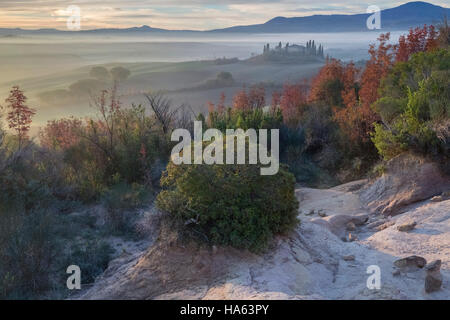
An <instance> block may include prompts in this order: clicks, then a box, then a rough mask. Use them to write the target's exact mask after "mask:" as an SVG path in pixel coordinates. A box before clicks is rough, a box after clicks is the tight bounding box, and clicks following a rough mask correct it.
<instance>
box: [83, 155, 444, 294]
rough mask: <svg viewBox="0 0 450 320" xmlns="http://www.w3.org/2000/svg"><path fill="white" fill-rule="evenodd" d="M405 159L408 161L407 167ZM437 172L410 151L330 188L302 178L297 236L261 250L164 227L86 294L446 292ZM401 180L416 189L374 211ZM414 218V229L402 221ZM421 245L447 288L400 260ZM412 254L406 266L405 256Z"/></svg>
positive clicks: (441, 200)
mask: <svg viewBox="0 0 450 320" xmlns="http://www.w3.org/2000/svg"><path fill="white" fill-rule="evenodd" d="M406 163H408V164H409V165H410V166H409V167H408V169H407V170H405V169H400V170H399V167H400V166H401V165H402V164H406ZM403 168H406V167H403ZM407 171H408V172H409V173H410V172H411V171H413V172H414V173H415V180H414V181H409V182H408V180H407V179H406V180H405V177H406V175H405V174H406V172H407ZM436 173H438V174H439V170H438V169H437V167H436V166H435V165H434V164H432V163H429V162H427V161H424V160H423V159H420V158H417V157H414V156H408V155H404V156H401V157H398V158H396V159H393V160H392V161H391V162H390V163H389V165H388V171H387V172H386V174H385V175H383V177H381V178H379V179H376V180H374V181H367V180H361V181H356V182H353V183H349V184H345V185H342V186H338V187H335V188H332V189H325V190H318V189H309V188H299V189H297V191H296V195H297V198H298V199H299V201H300V202H301V204H302V205H301V209H300V210H299V214H298V216H299V218H300V219H301V220H302V224H301V225H300V226H299V227H298V228H297V229H296V230H295V231H294V232H293V233H292V234H291V235H290V236H288V237H279V238H278V239H276V240H275V242H274V244H273V246H272V248H271V249H270V250H268V252H266V253H265V254H263V255H255V254H251V253H248V252H245V251H244V252H243V251H239V250H235V249H230V248H215V249H213V250H209V249H205V248H203V249H202V248H198V247H196V246H182V245H178V244H177V242H176V240H174V239H170V237H169V238H168V237H167V236H163V237H162V240H159V241H157V242H156V243H155V244H154V245H153V246H151V247H150V248H148V249H146V250H142V251H139V250H136V251H133V252H129V253H124V254H123V255H122V256H121V257H120V258H119V259H117V260H115V261H114V262H112V263H111V264H110V267H109V269H108V270H107V271H106V272H105V274H104V275H103V276H102V277H101V278H99V279H98V281H97V282H96V283H95V284H94V286H93V287H92V288H90V289H88V290H87V291H86V292H84V293H83V294H82V295H81V296H79V297H78V298H82V299H195V300H197V299H207V300H208V299H447V298H448V296H449V294H450V288H449V282H448V281H449V279H450V278H449V277H450V273H449V264H450V251H449V248H450V225H449V221H450V219H449V217H450V199H447V200H446V199H445V198H444V197H441V198H433V199H431V197H432V195H435V194H439V193H441V192H442V191H443V190H449V187H450V186H449V185H448V181H449V180H448V179H447V180H442V181H441V182H440V183H436V184H435V188H436V189H435V190H434V192H431V193H428V194H425V193H423V192H422V193H421V191H420V188H421V186H422V185H426V183H427V177H428V175H429V174H436ZM381 184H382V185H383V187H384V189H383V188H380V185H381ZM399 187H400V188H402V189H403V190H407V189H408V190H410V197H409V198H408V197H407V196H406V197H405V195H403V197H402V194H401V192H399V195H398V198H402V199H403V202H402V205H401V206H398V207H396V211H394V212H391V213H393V214H391V215H388V216H384V215H381V214H378V213H376V211H373V210H372V209H371V207H370V205H369V206H367V204H366V202H365V200H364V199H365V196H367V194H373V193H374V192H375V193H377V192H379V191H380V190H388V189H390V188H399ZM420 193H421V194H422V197H420V196H419V197H417V195H418V194H420ZM389 196H390V195H388V194H386V193H384V194H383V192H381V193H380V194H379V200H380V199H381V198H383V199H384V200H389V199H390V201H391V202H395V200H396V199H392V198H389ZM430 199H431V200H430ZM405 205H408V206H407V207H406V209H404V210H403V211H398V210H400V208H404V207H403V206H405ZM393 207H395V205H394V206H393ZM392 209H393V208H392ZM400 212H402V213H401V214H399V213H400ZM412 222H415V223H416V226H415V228H414V230H412V231H408V232H404V231H400V230H399V227H400V226H404V225H407V224H410V223H412ZM167 233H170V232H168V230H162V231H161V234H164V235H167ZM350 235H351V236H350ZM349 237H350V238H351V240H348V238H349ZM413 255H415V256H420V258H417V257H416V258H414V259H416V260H417V261H419V260H420V259H421V257H423V258H425V259H426V261H428V262H432V261H434V260H437V259H439V260H441V262H442V267H441V272H442V275H443V277H444V281H443V285H442V288H441V290H438V291H437V292H433V293H426V292H425V290H424V283H425V277H426V275H427V274H426V272H425V271H424V270H423V269H422V268H423V266H416V265H414V261H416V260H414V259H412V258H411V259H409V260H402V259H404V258H406V257H410V256H413ZM413 260H414V261H413ZM187 261H189V263H191V264H192V267H191V268H189V269H186V268H184V267H182V266H184V265H185V264H186V262H187ZM405 261H409V262H408V265H407V266H406V265H405V266H403V265H402V263H404V262H405ZM411 261H412V262H411ZM370 265H377V266H379V267H380V269H381V279H382V280H381V281H382V283H381V289H380V290H369V289H368V288H367V287H366V281H367V278H368V277H369V275H368V274H367V272H366V270H367V268H368V267H369V266H370Z"/></svg>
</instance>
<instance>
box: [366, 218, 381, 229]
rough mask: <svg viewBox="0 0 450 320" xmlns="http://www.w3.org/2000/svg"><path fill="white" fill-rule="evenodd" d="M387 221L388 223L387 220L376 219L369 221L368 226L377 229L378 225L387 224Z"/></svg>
mask: <svg viewBox="0 0 450 320" xmlns="http://www.w3.org/2000/svg"><path fill="white" fill-rule="evenodd" d="M385 223H386V220H378V221H374V222H371V223H369V224H368V225H367V228H369V229H375V228H377V227H379V226H381V225H383V224H385Z"/></svg>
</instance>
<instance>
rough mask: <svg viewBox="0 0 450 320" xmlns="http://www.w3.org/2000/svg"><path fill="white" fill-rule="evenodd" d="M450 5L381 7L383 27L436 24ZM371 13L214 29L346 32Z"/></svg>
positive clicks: (360, 24) (363, 22) (361, 28)
mask: <svg viewBox="0 0 450 320" xmlns="http://www.w3.org/2000/svg"><path fill="white" fill-rule="evenodd" d="M449 14H450V9H448V8H443V7H440V6H435V5H433V4H430V3H427V2H420V1H418V2H409V3H406V4H403V5H401V6H398V7H395V8H391V9H386V10H382V11H381V24H382V30H405V29H409V28H412V27H416V26H420V25H424V24H428V25H429V24H436V23H438V22H439V21H440V20H441V19H442V17H443V16H444V15H447V16H448V15H449ZM369 16H370V14H365V13H364V14H355V15H314V16H308V17H294V18H285V17H276V18H274V19H272V20H270V21H267V22H266V23H264V24H257V25H249V26H236V27H231V28H226V29H220V30H215V31H216V32H250V33H266V32H268V33H272V32H273V33H283V32H345V31H365V30H367V27H366V21H367V18H368V17H369Z"/></svg>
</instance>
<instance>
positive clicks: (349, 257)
mask: <svg viewBox="0 0 450 320" xmlns="http://www.w3.org/2000/svg"><path fill="white" fill-rule="evenodd" d="M342 259H344V261H355V256H354V255H351V256H343V257H342Z"/></svg>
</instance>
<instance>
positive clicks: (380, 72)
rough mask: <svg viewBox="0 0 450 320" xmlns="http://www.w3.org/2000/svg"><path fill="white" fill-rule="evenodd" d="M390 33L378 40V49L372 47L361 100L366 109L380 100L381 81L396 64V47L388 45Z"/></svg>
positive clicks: (362, 81) (362, 82) (372, 45)
mask: <svg viewBox="0 0 450 320" xmlns="http://www.w3.org/2000/svg"><path fill="white" fill-rule="evenodd" d="M389 39H390V33H386V34H382V35H380V37H379V38H378V42H379V44H378V47H376V46H375V45H374V44H371V45H370V48H369V54H370V60H369V61H368V62H367V64H366V68H365V70H364V72H363V74H362V78H361V90H360V99H361V102H362V104H363V105H364V106H365V107H366V108H370V106H371V105H372V104H373V103H374V102H375V101H376V100H377V99H378V88H379V87H380V81H381V79H382V78H384V77H385V76H386V75H387V74H388V72H389V71H390V70H391V68H392V66H393V64H394V55H395V47H394V46H393V45H392V44H388V41H389Z"/></svg>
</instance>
